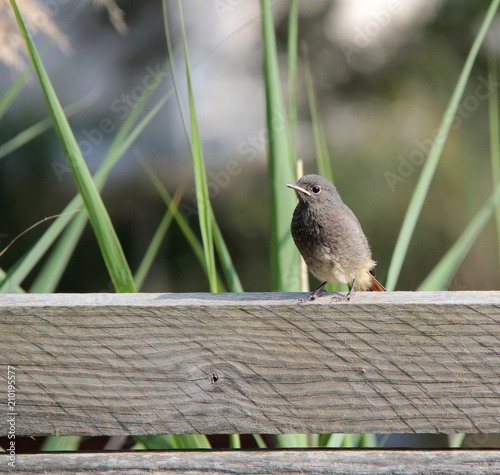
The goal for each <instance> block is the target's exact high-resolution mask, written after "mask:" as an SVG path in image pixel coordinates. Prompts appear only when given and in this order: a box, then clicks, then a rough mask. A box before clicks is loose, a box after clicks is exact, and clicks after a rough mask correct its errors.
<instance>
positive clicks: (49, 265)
mask: <svg viewBox="0 0 500 475" xmlns="http://www.w3.org/2000/svg"><path fill="white" fill-rule="evenodd" d="M165 67H166V63H164V64H163V65H162V66H161V67H160V69H159V70H158V72H157V73H156V74H155V75H154V77H153V80H152V81H151V83H150V86H151V87H149V88H148V90H147V91H146V92H145V93H144V94H143V95H142V96H141V97H140V99H139V100H138V101H137V102H136V103H135V105H134V108H133V109H132V110H131V111H130V114H129V115H128V117H127V118H126V119H125V121H124V122H123V124H122V125H121V127H120V129H119V130H118V132H117V134H116V136H115V138H114V139H113V142H112V143H111V146H110V147H109V150H108V152H107V153H106V155H105V157H104V159H103V161H102V164H101V166H100V167H99V170H98V171H97V173H96V174H95V175H94V183H95V184H96V187H97V190H99V191H100V190H101V189H102V188H103V187H104V184H105V182H106V179H107V177H108V175H109V172H110V171H111V169H112V168H113V166H114V165H115V164H116V163H117V162H118V160H119V159H120V158H121V157H122V156H123V154H124V153H125V152H126V151H127V150H128V149H129V148H130V147H131V146H132V144H133V143H134V142H135V140H136V139H137V137H139V135H140V134H141V133H142V132H143V130H144V129H145V128H146V126H147V125H148V124H149V123H150V122H151V121H152V120H153V118H154V117H156V115H157V114H158V112H159V111H160V109H161V108H162V107H163V106H164V104H165V103H166V102H167V100H168V99H169V97H170V96H171V95H172V91H169V92H167V94H165V95H164V96H163V97H162V98H161V99H160V100H159V101H158V102H157V103H156V104H155V106H154V107H153V108H152V109H151V110H150V111H149V112H148V113H147V114H146V115H145V116H144V117H143V118H142V119H141V120H140V121H139V123H138V124H137V125H136V126H135V127H134V128H133V129H132V127H133V125H134V123H135V121H136V120H137V118H138V117H139V114H140V113H141V111H142V110H143V109H144V106H145V105H146V104H147V103H148V101H149V99H150V98H151V95H152V94H153V92H154V91H155V90H156V88H157V87H158V85H159V84H160V83H161V77H162V76H163V75H164V74H165ZM131 129H132V130H131ZM76 198H77V199H78V196H77V197H76ZM86 224H87V214H86V213H81V214H80V215H78V216H77V217H76V218H75V220H74V221H73V222H72V223H71V226H69V227H68V228H67V229H66V231H65V233H64V235H63V236H62V237H61V239H60V241H59V242H58V243H57V245H56V247H55V249H54V250H53V251H52V253H51V254H50V257H49V259H48V260H47V261H46V262H45V264H44V266H43V268H42V270H41V271H40V273H39V274H38V276H37V278H36V280H35V282H34V283H33V285H32V286H31V288H30V292H54V290H55V288H56V286H57V284H58V283H59V280H60V279H61V276H62V274H63V272H64V270H65V269H66V266H67V265H68V262H69V259H70V258H71V256H72V254H73V251H74V249H75V247H76V245H77V243H78V240H79V239H80V236H81V234H82V232H83V229H84V228H85V225H86ZM54 239H55V237H54ZM37 246H38V243H37V244H36V245H35V247H37ZM30 253H31V251H30ZM40 254H41V253H38V255H40ZM36 262H38V261H36V260H35V259H32V260H30V261H29V262H28V263H29V264H31V265H34V264H35V263H36ZM26 267H28V266H26Z"/></svg>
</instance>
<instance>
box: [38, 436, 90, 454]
mask: <svg viewBox="0 0 500 475" xmlns="http://www.w3.org/2000/svg"><path fill="white" fill-rule="evenodd" d="M82 441H83V437H80V436H77V435H63V436H51V437H47V438H46V439H45V441H44V442H43V445H42V447H41V449H40V450H41V451H42V452H70V451H71V452H74V451H75V450H78V447H79V446H80V443H81V442H82Z"/></svg>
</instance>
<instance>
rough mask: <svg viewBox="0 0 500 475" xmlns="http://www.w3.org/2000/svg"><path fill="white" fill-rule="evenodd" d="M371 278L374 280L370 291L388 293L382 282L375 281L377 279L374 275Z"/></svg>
mask: <svg viewBox="0 0 500 475" xmlns="http://www.w3.org/2000/svg"><path fill="white" fill-rule="evenodd" d="M370 277H371V278H372V286H371V287H370V288H369V289H368V290H372V291H374V292H387V290H385V289H384V287H382V285H381V284H380V282H379V281H378V280H377V279H375V277H374V276H373V275H372V274H370Z"/></svg>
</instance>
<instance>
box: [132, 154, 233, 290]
mask: <svg viewBox="0 0 500 475" xmlns="http://www.w3.org/2000/svg"><path fill="white" fill-rule="evenodd" d="M141 163H142V165H143V167H144V169H145V170H146V173H147V174H148V176H149V178H150V180H151V181H152V183H153V185H154V187H155V188H156V190H157V191H158V193H159V195H160V196H161V197H162V199H163V201H164V202H165V204H166V205H167V207H168V210H169V211H170V212H171V213H172V214H173V216H174V219H175V221H176V223H177V225H178V226H179V228H180V230H181V232H182V234H183V235H184V237H185V238H186V240H187V241H188V243H189V245H190V246H191V249H192V250H193V252H194V255H195V256H196V258H197V259H198V261H199V263H200V265H201V267H202V269H203V271H204V272H205V275H207V276H208V270H207V268H206V260H205V256H204V254H203V247H202V245H201V243H200V241H199V240H198V238H197V237H196V235H195V233H194V232H193V230H192V229H191V228H190V227H189V223H188V222H187V220H186V218H185V217H184V216H183V215H182V213H181V212H180V210H179V207H178V206H177V204H176V202H175V200H174V199H172V197H171V196H170V194H169V192H168V191H167V189H166V188H165V187H164V186H163V183H162V182H161V180H160V178H159V177H158V175H157V174H156V172H155V171H154V170H153V168H152V167H151V166H150V165H149V164H148V163H147V162H146V161H145V160H141ZM217 289H218V290H217V291H218V292H224V291H225V288H224V285H223V284H222V282H221V280H220V278H219V276H218V275H217Z"/></svg>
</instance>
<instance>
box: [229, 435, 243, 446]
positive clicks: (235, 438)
mask: <svg viewBox="0 0 500 475" xmlns="http://www.w3.org/2000/svg"><path fill="white" fill-rule="evenodd" d="M229 448H230V449H241V440H240V434H229Z"/></svg>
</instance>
